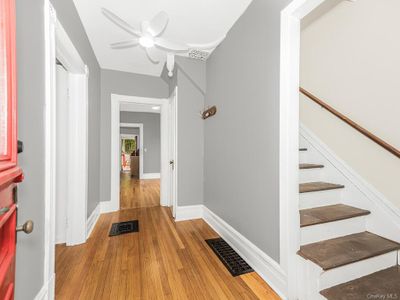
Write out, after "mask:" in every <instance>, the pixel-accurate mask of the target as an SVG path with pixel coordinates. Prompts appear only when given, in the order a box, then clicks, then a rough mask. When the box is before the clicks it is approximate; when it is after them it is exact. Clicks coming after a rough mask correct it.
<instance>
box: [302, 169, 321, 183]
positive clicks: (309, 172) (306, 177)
mask: <svg viewBox="0 0 400 300" xmlns="http://www.w3.org/2000/svg"><path fill="white" fill-rule="evenodd" d="M322 172H323V168H322V169H321V168H318V169H303V170H300V172H299V173H300V176H299V182H300V183H307V182H313V181H322Z"/></svg>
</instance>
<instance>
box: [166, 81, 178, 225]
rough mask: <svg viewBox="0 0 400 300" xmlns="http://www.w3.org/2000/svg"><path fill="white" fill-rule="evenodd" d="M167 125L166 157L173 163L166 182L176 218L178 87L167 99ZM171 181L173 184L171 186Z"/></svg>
mask: <svg viewBox="0 0 400 300" xmlns="http://www.w3.org/2000/svg"><path fill="white" fill-rule="evenodd" d="M168 123H169V124H170V127H169V131H168V132H169V136H168V139H169V147H168V157H169V159H172V160H173V161H174V172H170V174H171V173H172V175H171V176H170V179H169V180H170V181H169V182H168V183H169V185H170V191H169V193H170V195H171V198H170V203H169V205H170V206H172V216H173V217H174V218H176V208H177V206H178V87H175V89H174V92H173V93H172V95H171V97H170V99H169V114H168ZM172 143H173V144H174V145H173V149H174V150H172V149H171V144H172ZM171 180H172V182H173V184H171Z"/></svg>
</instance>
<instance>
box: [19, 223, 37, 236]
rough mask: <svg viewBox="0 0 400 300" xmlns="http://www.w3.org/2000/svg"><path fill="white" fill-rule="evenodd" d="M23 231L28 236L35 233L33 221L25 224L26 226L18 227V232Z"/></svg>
mask: <svg viewBox="0 0 400 300" xmlns="http://www.w3.org/2000/svg"><path fill="white" fill-rule="evenodd" d="M19 231H23V232H25V233H26V234H30V233H31V232H32V231H33V221H32V220H28V221H26V222H25V223H24V225H20V226H18V227H17V232H19Z"/></svg>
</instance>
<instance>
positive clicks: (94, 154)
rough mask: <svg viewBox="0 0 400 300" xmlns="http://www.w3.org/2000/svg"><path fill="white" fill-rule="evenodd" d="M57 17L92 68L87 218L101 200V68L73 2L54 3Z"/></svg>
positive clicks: (56, 1)
mask: <svg viewBox="0 0 400 300" xmlns="http://www.w3.org/2000/svg"><path fill="white" fill-rule="evenodd" d="M51 3H52V4H53V6H54V8H55V9H56V11H57V18H58V20H59V21H60V22H61V24H62V25H63V27H64V29H65V31H66V32H67V33H68V36H69V37H70V39H71V41H72V43H73V44H74V46H75V48H76V49H77V50H78V52H79V54H80V56H81V57H82V59H83V61H84V62H85V63H86V64H87V66H88V67H89V128H88V133H89V161H88V165H89V182H88V206H87V215H88V216H90V214H91V213H92V212H93V210H94V209H95V208H96V206H97V204H98V203H99V201H100V186H99V184H100V151H99V149H100V66H99V64H98V62H97V59H96V56H95V54H94V52H93V49H92V47H91V45H90V42H89V39H88V37H87V35H86V32H85V30H84V28H83V25H82V22H81V19H80V18H79V15H78V12H77V10H76V8H75V5H74V3H73V2H72V0H51Z"/></svg>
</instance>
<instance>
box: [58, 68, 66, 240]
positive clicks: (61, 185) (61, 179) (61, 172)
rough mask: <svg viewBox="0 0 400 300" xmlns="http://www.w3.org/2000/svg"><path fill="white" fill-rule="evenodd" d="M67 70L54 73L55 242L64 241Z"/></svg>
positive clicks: (62, 69)
mask: <svg viewBox="0 0 400 300" xmlns="http://www.w3.org/2000/svg"><path fill="white" fill-rule="evenodd" d="M67 141H68V72H67V71H66V70H65V69H64V67H63V66H61V65H57V73H56V201H55V206H56V243H57V244H60V243H65V242H66V229H67V192H68V186H67V184H68V183H67V180H68V176H67V174H68V172H67V168H68V163H67V160H68V156H67V148H68V145H67Z"/></svg>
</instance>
